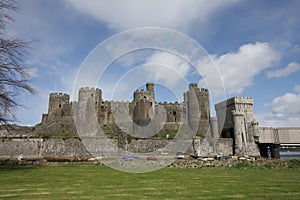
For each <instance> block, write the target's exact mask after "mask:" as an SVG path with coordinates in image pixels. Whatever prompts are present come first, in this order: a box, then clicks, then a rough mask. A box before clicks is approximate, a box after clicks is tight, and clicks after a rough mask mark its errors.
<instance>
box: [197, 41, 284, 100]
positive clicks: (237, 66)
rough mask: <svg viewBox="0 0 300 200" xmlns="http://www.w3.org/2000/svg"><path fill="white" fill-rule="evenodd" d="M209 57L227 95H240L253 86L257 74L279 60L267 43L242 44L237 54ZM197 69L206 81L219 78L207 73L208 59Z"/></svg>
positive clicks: (209, 64)
mask: <svg viewBox="0 0 300 200" xmlns="http://www.w3.org/2000/svg"><path fill="white" fill-rule="evenodd" d="M210 57H211V59H212V60H213V62H214V63H215V65H216V66H217V67H218V68H219V70H220V75H221V77H222V79H223V81H224V86H225V89H226V92H227V93H228V94H241V93H242V92H243V91H244V89H245V88H246V87H249V86H251V85H252V84H253V80H254V78H255V77H256V76H257V75H258V74H260V73H261V72H262V71H263V70H265V69H268V68H270V67H272V66H273V65H274V64H275V63H277V62H278V61H279V60H280V55H279V53H278V52H276V51H275V50H274V49H272V48H271V46H270V45H269V44H268V43H267V42H257V43H255V44H244V45H242V46H241V47H240V48H239V50H238V51H237V52H233V53H227V54H224V55H221V56H219V57H218V56H216V55H210ZM199 68H200V70H202V71H203V72H204V75H205V78H206V79H208V80H209V79H215V78H216V76H219V75H218V74H212V73H208V72H209V69H210V68H212V66H211V63H210V61H209V59H206V60H202V61H201V62H199ZM209 82H213V81H212V80H211V81H209ZM210 89H211V90H213V89H214V87H213V86H212V87H211V88H210ZM219 89H220V88H219Z"/></svg>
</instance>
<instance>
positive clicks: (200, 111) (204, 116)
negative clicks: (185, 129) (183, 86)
mask: <svg viewBox="0 0 300 200" xmlns="http://www.w3.org/2000/svg"><path fill="white" fill-rule="evenodd" d="M184 104H185V109H186V116H187V119H188V125H189V127H190V128H191V129H192V130H194V131H196V133H197V135H202V136H205V135H206V134H207V133H208V131H209V129H210V126H209V120H210V109H209V94H208V90H207V89H204V88H201V89H199V88H198V87H197V84H196V83H191V84H190V85H189V90H188V91H187V92H185V93H184Z"/></svg>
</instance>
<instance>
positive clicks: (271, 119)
mask: <svg viewBox="0 0 300 200" xmlns="http://www.w3.org/2000/svg"><path fill="white" fill-rule="evenodd" d="M299 105H300V85H296V86H295V88H294V92H293V93H292V92H288V93H286V94H284V95H282V96H278V97H276V98H274V99H273V100H272V102H271V103H269V104H266V105H265V106H266V107H270V108H271V113H258V114H257V119H258V120H259V121H260V124H261V126H274V125H276V126H277V127H280V126H299V124H300V106H299Z"/></svg>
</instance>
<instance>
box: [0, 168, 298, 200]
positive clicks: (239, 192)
mask: <svg viewBox="0 0 300 200" xmlns="http://www.w3.org/2000/svg"><path fill="white" fill-rule="evenodd" d="M0 199H136V200H139V199H272V200H275V199H293V200H294V199H300V170H299V169H280V170H278V169H256V168H252V169H243V168H225V167H223V168H202V169H179V168H165V169H162V170H159V171H154V172H151V173H144V174H132V173H125V172H120V171H116V170H113V169H110V168H108V167H105V166H98V165H97V166H92V165H79V166H60V167H30V166H23V167H3V166H2V167H0Z"/></svg>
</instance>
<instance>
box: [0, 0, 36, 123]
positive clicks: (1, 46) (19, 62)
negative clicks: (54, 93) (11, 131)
mask: <svg viewBox="0 0 300 200" xmlns="http://www.w3.org/2000/svg"><path fill="white" fill-rule="evenodd" d="M16 10H17V5H16V3H15V1H13V0H0V124H3V123H7V122H10V121H12V120H15V110H16V108H18V107H19V106H21V105H20V104H19V103H18V102H17V100H16V97H17V96H19V95H20V94H21V93H23V92H29V93H34V89H33V88H32V87H31V86H30V84H29V79H30V74H29V72H30V68H29V67H26V66H25V65H24V64H23V63H24V59H25V56H26V55H27V53H28V48H29V42H26V41H22V40H20V39H16V38H12V37H10V36H8V35H7V34H6V32H5V31H6V28H7V24H8V23H12V22H14V19H13V18H12V17H11V15H10V13H11V12H15V11H16Z"/></svg>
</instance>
